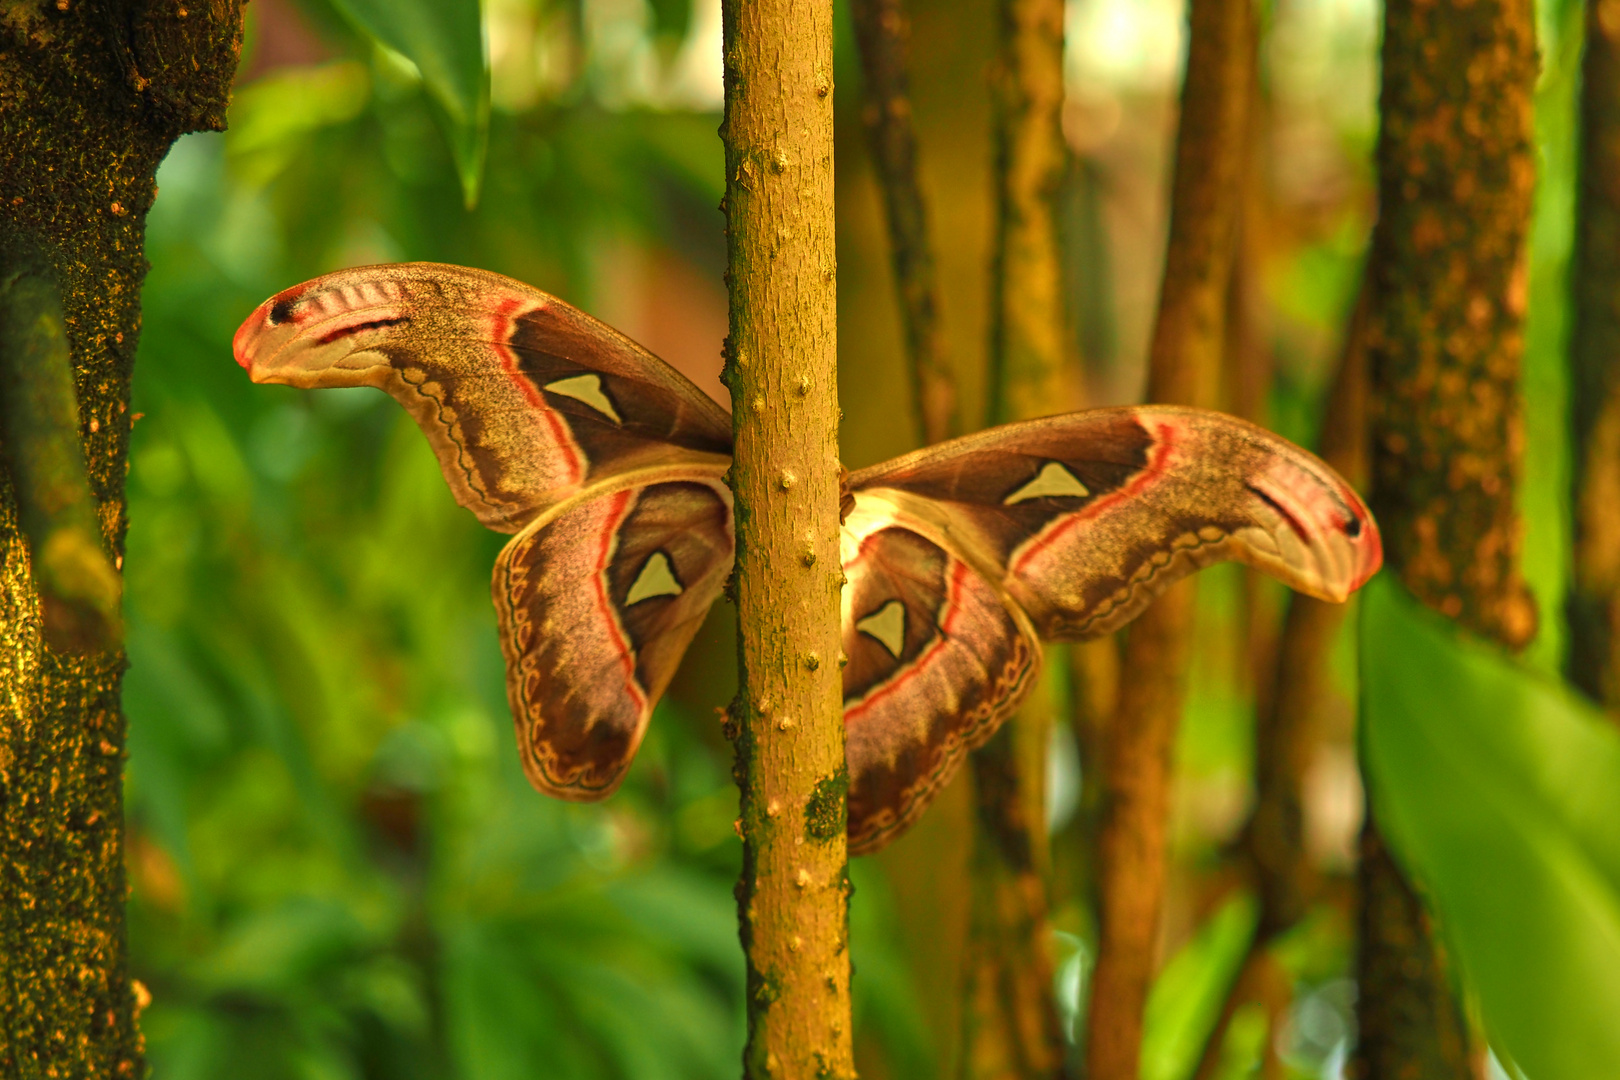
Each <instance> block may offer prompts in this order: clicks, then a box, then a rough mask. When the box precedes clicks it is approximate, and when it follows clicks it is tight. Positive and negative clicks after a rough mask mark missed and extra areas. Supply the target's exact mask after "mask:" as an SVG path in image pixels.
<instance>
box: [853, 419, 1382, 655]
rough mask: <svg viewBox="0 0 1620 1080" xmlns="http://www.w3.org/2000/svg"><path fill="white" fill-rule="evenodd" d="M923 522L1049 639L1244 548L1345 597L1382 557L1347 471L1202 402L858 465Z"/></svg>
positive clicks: (1310, 586)
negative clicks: (1343, 474)
mask: <svg viewBox="0 0 1620 1080" xmlns="http://www.w3.org/2000/svg"><path fill="white" fill-rule="evenodd" d="M848 489H849V492H850V494H851V496H852V498H853V501H854V504H855V506H856V507H857V508H858V507H860V505H861V504H862V503H863V502H866V501H869V500H872V499H882V500H885V501H887V502H889V503H892V504H895V505H898V506H901V507H904V508H905V509H906V511H907V512H909V513H911V514H913V515H915V516H916V517H918V518H922V519H926V520H928V521H929V522H930V523H931V524H932V525H933V527H934V528H935V529H936V530H937V531H938V532H939V534H940V535H941V536H943V537H946V538H948V539H949V542H950V543H951V545H952V547H953V548H954V549H955V550H957V551H961V552H963V553H964V554H965V555H967V557H969V558H971V559H973V560H974V562H975V565H977V566H981V567H983V568H984V571H985V573H986V574H987V576H989V577H991V578H992V579H993V580H995V581H996V582H997V583H998V584H999V585H1000V586H1001V587H1002V588H1004V589H1005V590H1006V592H1007V594H1008V595H1009V596H1011V597H1012V599H1013V600H1014V601H1015V602H1016V603H1017V605H1018V606H1019V607H1020V608H1021V609H1022V610H1023V611H1024V613H1026V614H1027V615H1028V616H1029V619H1030V622H1031V624H1032V625H1033V626H1034V627H1035V628H1036V630H1037V631H1038V632H1039V633H1040V635H1041V636H1042V637H1043V638H1050V639H1060V640H1084V639H1087V638H1094V637H1098V636H1101V635H1102V634H1106V633H1109V632H1110V631H1112V630H1115V629H1117V628H1118V627H1120V626H1122V625H1124V624H1125V623H1127V622H1129V621H1130V620H1131V619H1132V618H1134V617H1135V616H1136V614H1137V613H1138V612H1140V611H1141V610H1142V609H1143V608H1145V607H1146V606H1147V605H1148V604H1149V603H1150V602H1151V601H1152V600H1153V598H1154V597H1155V596H1157V595H1159V594H1160V593H1162V592H1163V591H1164V590H1165V589H1166V588H1168V587H1169V585H1170V583H1171V582H1174V581H1176V580H1177V579H1179V578H1182V577H1185V576H1186V575H1188V574H1190V573H1192V572H1193V571H1195V570H1198V569H1201V568H1202V567H1205V566H1209V565H1211V564H1212V563H1217V562H1224V561H1227V560H1236V561H1239V562H1243V563H1247V564H1248V565H1250V566H1253V567H1255V568H1256V569H1258V570H1263V571H1264V572H1266V573H1268V574H1270V575H1271V576H1273V577H1275V578H1277V579H1278V580H1280V581H1282V582H1283V583H1284V584H1285V585H1288V586H1290V587H1291V588H1294V589H1298V590H1299V591H1301V592H1304V593H1308V594H1310V595H1312V596H1316V597H1319V598H1321V599H1324V600H1340V601H1342V600H1344V599H1345V598H1346V597H1347V596H1349V594H1350V593H1351V592H1353V591H1355V590H1356V589H1357V588H1359V587H1360V586H1361V584H1362V583H1363V582H1365V581H1366V580H1367V579H1368V578H1369V577H1371V576H1372V574H1373V572H1374V571H1376V570H1377V569H1378V566H1379V563H1380V561H1381V559H1382V549H1381V547H1380V541H1379V536H1378V527H1377V525H1376V524H1375V523H1374V522H1373V520H1372V516H1371V515H1370V514H1369V513H1368V512H1367V508H1366V506H1364V505H1363V504H1362V502H1361V500H1360V498H1358V497H1357V496H1356V493H1355V492H1354V491H1353V490H1352V489H1351V488H1350V485H1349V484H1347V483H1345V481H1344V478H1343V477H1341V476H1339V475H1338V474H1337V473H1335V472H1334V471H1333V470H1332V469H1330V468H1329V467H1328V466H1326V465H1325V464H1323V463H1322V462H1321V461H1320V460H1318V459H1317V458H1316V457H1315V456H1313V455H1311V454H1310V453H1307V452H1306V451H1304V450H1302V449H1300V448H1299V447H1297V446H1295V445H1294V444H1293V443H1290V442H1289V441H1288V440H1287V439H1284V438H1281V437H1279V436H1277V435H1273V434H1272V433H1271V432H1269V431H1266V430H1264V429H1262V428H1259V427H1256V426H1255V425H1253V424H1250V423H1248V422H1246V421H1244V420H1240V419H1238V418H1237V417H1233V416H1227V415H1224V414H1222V413H1218V412H1213V411H1210V410H1207V409H1191V408H1179V407H1174V406H1166V405H1144V406H1137V407H1129V408H1115V409H1091V410H1087V411H1084V412H1076V413H1068V414H1065V415H1062V416H1052V417H1047V418H1045V419H1041V420H1029V421H1024V422H1021V423H1016V424H1006V425H1003V426H1002V427H999V428H991V429H990V430H988V431H983V432H979V433H978V434H975V435H969V436H966V437H964V438H960V439H953V440H952V441H950V442H947V443H940V444H938V445H936V446H931V447H928V448H927V449H924V450H919V451H917V452H915V453H912V454H907V455H906V456H904V457H901V458H896V459H895V460H893V461H889V462H885V463H883V464H881V465H877V466H873V467H872V468H869V469H863V470H861V471H860V472H857V473H854V474H853V475H851V476H850V477H849V480H848Z"/></svg>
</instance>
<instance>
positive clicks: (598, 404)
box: [546, 373, 624, 424]
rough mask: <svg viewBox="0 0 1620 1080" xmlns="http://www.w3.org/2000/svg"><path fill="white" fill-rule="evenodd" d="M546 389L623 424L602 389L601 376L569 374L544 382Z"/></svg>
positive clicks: (611, 401) (610, 400)
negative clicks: (563, 377) (553, 380)
mask: <svg viewBox="0 0 1620 1080" xmlns="http://www.w3.org/2000/svg"><path fill="white" fill-rule="evenodd" d="M546 390H547V391H548V392H550V393H553V394H561V395H562V396H563V397H566V398H573V399H574V400H575V401H579V402H583V403H584V404H586V405H589V406H590V407H591V408H593V409H595V410H596V411H597V412H599V413H601V414H602V415H603V416H605V417H607V418H608V419H609V420H612V421H613V422H614V423H615V424H623V423H624V419H623V418H622V417H620V416H619V410H618V409H616V408H614V407H613V399H612V398H610V397H608V396H607V392H606V391H605V390H603V389H602V376H600V375H593V374H589V373H587V374H584V375H571V376H569V377H568V378H566V379H558V380H557V381H556V382H549V383H546Z"/></svg>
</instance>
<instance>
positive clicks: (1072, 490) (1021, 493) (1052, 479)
mask: <svg viewBox="0 0 1620 1080" xmlns="http://www.w3.org/2000/svg"><path fill="white" fill-rule="evenodd" d="M1090 494H1091V489H1089V488H1087V487H1086V485H1084V484H1082V483H1081V482H1080V478H1079V477H1078V476H1076V475H1074V473H1072V472H1070V471H1069V470H1068V469H1066V468H1065V467H1064V466H1063V465H1062V464H1060V463H1058V462H1056V461H1048V462H1047V463H1046V464H1045V465H1042V466H1041V471H1040V472H1038V473H1036V474H1035V479H1033V480H1031V481H1030V482H1029V483H1027V484H1025V485H1023V486H1022V487H1020V488H1018V489H1017V490H1015V491H1013V492H1012V493H1011V494H1010V495H1008V496H1007V497H1006V498H1005V499H1003V500H1001V502H1002V505H1003V506H1014V505H1016V504H1018V503H1021V502H1028V501H1029V500H1030V499H1051V498H1071V499H1073V498H1079V499H1083V498H1086V497H1087V496H1088V495H1090Z"/></svg>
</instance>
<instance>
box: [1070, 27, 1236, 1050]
mask: <svg viewBox="0 0 1620 1080" xmlns="http://www.w3.org/2000/svg"><path fill="white" fill-rule="evenodd" d="M1188 22H1189V27H1190V36H1189V44H1188V52H1187V74H1186V77H1185V81H1184V83H1183V86H1182V93H1181V121H1180V124H1179V127H1178V131H1177V135H1176V159H1175V180H1174V185H1173V188H1172V191H1171V202H1170V239H1169V246H1168V248H1167V250H1166V253H1165V269H1164V281H1163V284H1162V286H1161V289H1160V294H1159V310H1158V315H1157V318H1156V320H1155V323H1154V327H1153V340H1152V344H1151V346H1150V350H1149V373H1148V387H1147V398H1148V400H1149V401H1155V402H1168V403H1173V404H1182V405H1210V404H1213V401H1214V399H1215V394H1216V386H1217V382H1218V379H1219V373H1220V370H1221V352H1222V349H1223V347H1224V345H1225V343H1226V333H1225V317H1226V314H1227V285H1228V280H1229V277H1230V274H1231V270H1232V260H1233V256H1234V251H1235V246H1236V244H1235V241H1236V231H1237V223H1238V217H1239V214H1240V210H1241V206H1242V202H1243V191H1242V178H1243V167H1244V159H1245V155H1246V148H1247V145H1248V143H1247V123H1248V114H1249V111H1250V106H1251V102H1252V97H1253V90H1252V84H1253V79H1254V63H1255V22H1254V13H1253V11H1252V10H1251V8H1250V0H1191V5H1190V12H1189V19H1188ZM1195 597H1196V594H1195V592H1194V591H1193V582H1192V581H1191V580H1188V581H1185V582H1182V583H1180V584H1178V585H1174V586H1172V587H1171V588H1170V590H1169V591H1168V592H1166V593H1165V594H1164V595H1163V596H1162V597H1160V598H1159V599H1158V600H1157V601H1156V602H1155V603H1154V604H1153V606H1152V607H1150V608H1148V609H1147V610H1146V611H1145V612H1143V613H1142V615H1141V616H1140V617H1139V618H1138V619H1137V620H1136V622H1135V623H1133V624H1132V625H1131V627H1130V628H1129V630H1128V637H1127V639H1126V645H1125V657H1124V661H1123V666H1122V671H1121V676H1120V691H1119V705H1118V711H1117V712H1116V714H1115V716H1114V719H1113V723H1112V725H1111V727H1110V729H1109V732H1108V735H1107V737H1106V740H1105V743H1106V745H1105V751H1104V761H1103V769H1102V786H1103V811H1102V825H1101V829H1100V832H1099V837H1098V853H1097V854H1098V869H1099V873H1100V878H1099V882H1098V917H1099V930H1100V939H1099V946H1098V953H1097V967H1096V970H1095V972H1094V974H1093V975H1092V982H1091V990H1090V1001H1089V1005H1088V1016H1087V1024H1086V1075H1087V1076H1088V1077H1089V1078H1090V1080H1136V1077H1137V1075H1138V1069H1139V1061H1140V1056H1141V1042H1142V1015H1143V1010H1144V1007H1145V1005H1146V1002H1147V992H1148V988H1149V986H1150V985H1151V982H1152V978H1153V971H1154V943H1155V941H1156V939H1157V936H1158V926H1159V914H1160V911H1161V909H1162V907H1163V903H1164V888H1165V860H1166V837H1165V830H1166V819H1167V817H1168V814H1169V803H1170V779H1171V774H1170V766H1171V761H1170V751H1171V747H1172V745H1173V743H1174V738H1175V731H1176V727H1177V725H1178V723H1179V722H1180V717H1181V710H1182V706H1183V704H1184V702H1185V699H1186V688H1187V664H1188V660H1189V658H1190V655H1191V640H1190V639H1191V633H1192V622H1193V602H1194V599H1195Z"/></svg>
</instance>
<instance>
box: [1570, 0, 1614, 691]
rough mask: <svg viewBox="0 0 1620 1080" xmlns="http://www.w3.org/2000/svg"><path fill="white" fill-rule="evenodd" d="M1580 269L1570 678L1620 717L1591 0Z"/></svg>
mask: <svg viewBox="0 0 1620 1080" xmlns="http://www.w3.org/2000/svg"><path fill="white" fill-rule="evenodd" d="M1580 110H1581V112H1580V124H1581V134H1580V164H1579V180H1578V186H1577V189H1576V190H1577V194H1576V199H1577V204H1576V210H1575V220H1576V227H1575V257H1574V261H1573V263H1572V266H1571V273H1570V285H1571V291H1572V293H1573V296H1572V299H1573V309H1574V310H1573V318H1574V325H1573V328H1572V333H1571V336H1570V352H1569V366H1570V390H1571V392H1570V395H1569V400H1570V427H1571V434H1572V437H1573V447H1574V455H1573V457H1572V461H1571V464H1572V466H1573V468H1572V470H1571V471H1572V477H1571V479H1572V481H1573V484H1572V498H1571V508H1572V510H1573V511H1574V530H1573V531H1574V543H1575V557H1574V565H1573V567H1572V569H1573V571H1574V573H1573V575H1572V577H1573V581H1572V583H1571V586H1570V590H1569V595H1568V597H1567V598H1566V600H1565V618H1566V619H1567V621H1568V625H1569V655H1568V668H1567V671H1568V674H1569V678H1570V681H1571V682H1573V683H1574V684H1575V685H1576V686H1578V687H1580V689H1581V690H1582V691H1584V692H1585V693H1586V694H1587V695H1588V696H1590V697H1591V698H1592V699H1593V700H1595V701H1597V702H1599V703H1600V704H1602V705H1604V706H1605V707H1606V708H1608V709H1609V710H1610V711H1611V712H1616V713H1617V714H1620V11H1617V10H1616V9H1615V7H1614V5H1613V4H1609V5H1607V6H1606V5H1604V4H1603V3H1600V2H1597V0H1593V2H1591V3H1588V4H1587V5H1586V51H1585V54H1584V55H1583V56H1582V58H1581V104H1580Z"/></svg>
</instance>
